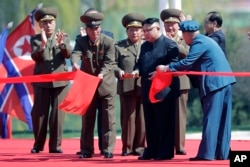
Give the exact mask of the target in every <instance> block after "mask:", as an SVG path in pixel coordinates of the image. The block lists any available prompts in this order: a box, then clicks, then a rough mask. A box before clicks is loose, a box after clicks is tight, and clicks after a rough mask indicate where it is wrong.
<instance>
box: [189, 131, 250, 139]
mask: <svg viewBox="0 0 250 167" xmlns="http://www.w3.org/2000/svg"><path fill="white" fill-rule="evenodd" d="M186 139H201V133H187V134H186ZM231 139H232V140H250V131H232V133H231Z"/></svg>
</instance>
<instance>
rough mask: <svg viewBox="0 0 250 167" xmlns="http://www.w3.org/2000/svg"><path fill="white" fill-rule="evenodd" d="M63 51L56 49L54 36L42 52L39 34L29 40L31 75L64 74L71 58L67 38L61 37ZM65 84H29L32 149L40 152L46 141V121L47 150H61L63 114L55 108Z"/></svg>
mask: <svg viewBox="0 0 250 167" xmlns="http://www.w3.org/2000/svg"><path fill="white" fill-rule="evenodd" d="M63 38H64V39H63V41H64V43H65V45H64V46H65V47H64V48H62V47H60V46H56V43H57V42H56V39H55V36H54V35H53V37H52V38H51V39H48V41H47V44H46V46H45V49H44V51H40V50H39V48H40V45H41V34H37V35H35V36H32V37H31V39H30V43H31V50H32V52H31V57H32V59H33V60H34V61H35V67H34V75H40V74H51V73H59V72H66V71H68V70H67V66H66V61H65V59H66V58H69V57H70V53H71V49H70V44H69V38H68V37H67V36H64V37H63ZM68 83H69V82H68V81H55V82H37V83H32V85H33V88H34V105H33V108H32V111H31V116H32V123H33V132H34V136H35V143H34V148H36V149H38V150H43V148H44V144H45V141H46V134H47V125H48V119H49V134H50V138H49V150H50V151H55V150H59V149H60V147H61V141H62V134H63V123H64V115H65V114H64V112H62V111H60V110H58V104H60V102H61V101H62V100H63V99H64V97H65V96H66V94H67V85H68Z"/></svg>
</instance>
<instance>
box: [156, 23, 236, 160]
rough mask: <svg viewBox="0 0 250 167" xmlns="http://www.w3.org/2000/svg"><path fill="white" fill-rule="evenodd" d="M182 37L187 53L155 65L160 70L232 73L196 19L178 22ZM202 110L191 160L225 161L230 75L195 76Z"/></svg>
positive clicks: (227, 151)
mask: <svg viewBox="0 0 250 167" xmlns="http://www.w3.org/2000/svg"><path fill="white" fill-rule="evenodd" d="M180 29H181V31H182V36H183V38H184V40H185V41H186V43H187V44H188V45H190V50H189V54H188V55H187V56H186V58H184V59H182V60H180V61H179V62H174V63H170V64H169V65H166V66H162V65H161V66H158V67H157V69H158V70H160V71H183V70H192V71H201V72H232V70H231V67H230V65H229V63H228V61H227V59H226V57H225V55H224V53H223V51H222V50H221V48H220V47H219V45H218V44H217V43H216V42H215V41H214V40H213V39H211V38H209V37H206V36H205V35H202V34H200V33H199V24H198V23H197V22H196V21H192V20H189V21H183V22H181V23H180ZM195 79H196V83H197V85H198V89H199V94H200V99H201V105H202V110H203V129H202V140H201V143H200V146H199V150H198V153H197V156H196V157H194V158H190V160H191V161H197V160H198V161H201V160H214V159H219V160H226V159H228V158H229V157H228V156H229V150H230V140H231V116H232V115H231V114H232V84H234V83H235V82H236V80H235V78H234V77H233V76H214V75H212V76H210V75H200V76H198V77H196V78H195Z"/></svg>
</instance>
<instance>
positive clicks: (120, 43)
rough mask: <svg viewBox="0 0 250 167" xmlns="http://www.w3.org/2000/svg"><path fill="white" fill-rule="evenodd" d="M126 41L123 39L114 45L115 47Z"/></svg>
mask: <svg viewBox="0 0 250 167" xmlns="http://www.w3.org/2000/svg"><path fill="white" fill-rule="evenodd" d="M126 40H127V39H123V40H120V41H117V42H116V43H115V45H119V44H121V43H124V42H126Z"/></svg>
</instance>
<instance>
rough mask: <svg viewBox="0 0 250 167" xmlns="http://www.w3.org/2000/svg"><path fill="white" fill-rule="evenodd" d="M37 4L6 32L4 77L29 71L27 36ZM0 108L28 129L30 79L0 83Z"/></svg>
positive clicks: (31, 31)
mask: <svg viewBox="0 0 250 167" xmlns="http://www.w3.org/2000/svg"><path fill="white" fill-rule="evenodd" d="M41 6H42V4H39V5H38V7H37V8H35V9H34V10H33V11H32V12H31V13H30V14H29V15H28V16H27V17H26V18H25V19H24V20H23V21H22V22H21V23H20V24H19V25H18V26H17V27H16V28H15V29H14V30H13V31H12V33H10V34H9V36H8V38H7V40H6V45H5V49H4V53H3V57H2V64H0V73H1V75H5V77H21V76H27V75H32V73H33V66H34V61H33V60H32V59H31V47H30V37H31V36H32V35H34V34H35V28H34V26H35V24H34V14H35V12H36V11H37V10H38V9H39V8H41ZM0 91H1V92H0V94H1V98H0V111H1V112H5V113H7V114H9V115H11V116H13V117H16V118H17V119H19V120H21V121H23V122H25V123H27V124H28V128H29V129H30V130H32V119H31V109H32V106H33V89H32V86H31V84H30V83H15V84H7V83H6V84H1V85H0Z"/></svg>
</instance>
